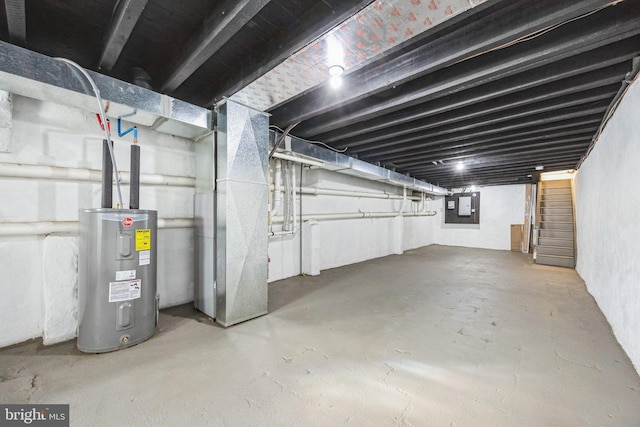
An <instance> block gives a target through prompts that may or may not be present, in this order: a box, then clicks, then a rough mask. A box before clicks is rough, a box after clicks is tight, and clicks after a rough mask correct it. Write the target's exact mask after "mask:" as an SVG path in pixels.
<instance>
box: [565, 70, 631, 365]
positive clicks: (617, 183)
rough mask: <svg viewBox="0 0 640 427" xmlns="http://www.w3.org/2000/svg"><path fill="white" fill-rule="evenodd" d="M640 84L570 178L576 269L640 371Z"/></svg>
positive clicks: (624, 101) (620, 107)
mask: <svg viewBox="0 0 640 427" xmlns="http://www.w3.org/2000/svg"><path fill="white" fill-rule="evenodd" d="M639 108H640V82H636V83H635V84H633V86H631V87H630V89H629V91H628V92H627V95H626V96H625V97H624V99H623V100H622V102H621V103H620V105H619V107H618V109H617V111H616V112H615V114H614V115H613V117H612V118H611V120H610V121H609V123H608V124H607V126H606V128H605V129H604V131H603V133H602V135H601V137H600V139H599V141H598V143H597V144H596V146H595V148H594V149H593V151H592V152H591V154H590V155H589V157H588V158H587V160H586V161H585V162H584V164H583V165H582V167H581V168H580V169H579V170H578V173H577V175H576V179H575V193H576V227H577V255H578V257H577V265H576V270H577V271H578V273H579V274H580V276H582V278H583V279H584V281H585V283H586V285H587V289H588V290H589V292H590V293H591V294H592V295H593V296H594V298H595V300H596V302H597V303H598V305H599V306H600V309H601V310H602V312H603V313H604V315H605V316H606V317H607V319H608V321H609V323H610V324H611V327H612V329H613V333H614V334H615V336H616V338H617V339H618V341H619V342H620V344H621V345H622V347H623V348H624V349H625V351H626V352H627V354H628V355H629V358H630V359H631V361H632V362H633V364H634V366H635V367H636V369H637V370H639V371H640V328H639V327H638V325H640V285H639V281H640V279H639V278H640V262H639V261H640V257H639V254H640V250H639V249H638V244H639V238H640V220H639V212H640V194H639V193H638V188H637V187H638V183H640V168H639V167H638V165H640V120H639V119H638V110H639Z"/></svg>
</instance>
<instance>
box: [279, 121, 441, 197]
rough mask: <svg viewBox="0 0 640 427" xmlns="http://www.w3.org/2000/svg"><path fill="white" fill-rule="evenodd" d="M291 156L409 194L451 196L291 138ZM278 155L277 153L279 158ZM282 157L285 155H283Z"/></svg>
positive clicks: (429, 185) (391, 172) (433, 187)
mask: <svg viewBox="0 0 640 427" xmlns="http://www.w3.org/2000/svg"><path fill="white" fill-rule="evenodd" d="M269 132H270V139H271V141H275V140H277V135H276V131H274V130H270V131H269ZM286 149H287V150H288V151H287V155H299V156H304V157H305V158H309V159H312V160H314V161H317V162H320V163H322V164H323V167H324V169H326V170H330V171H333V172H339V173H343V174H346V175H351V176H356V177H358V178H363V179H367V180H370V181H377V182H382V183H386V184H390V185H393V186H395V187H400V188H406V189H408V190H415V191H420V192H423V193H427V194H431V195H434V196H444V195H447V194H449V192H448V190H447V189H446V188H442V187H438V186H437V185H433V184H430V183H428V182H425V181H421V180H419V179H415V178H412V177H410V176H407V175H403V174H401V173H398V172H394V171H392V170H389V169H386V168H383V167H381V166H377V165H374V164H372V163H368V162H364V161H362V160H358V159H355V158H353V157H350V156H347V155H346V154H342V153H339V152H337V151H334V150H330V149H328V148H324V147H322V146H320V145H318V144H311V143H309V142H305V141H304V140H302V139H300V138H297V137H295V136H291V139H290V144H289V146H287V147H286ZM275 154H276V153H274V156H275ZM280 154H282V153H280Z"/></svg>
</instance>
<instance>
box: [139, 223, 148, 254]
mask: <svg viewBox="0 0 640 427" xmlns="http://www.w3.org/2000/svg"><path fill="white" fill-rule="evenodd" d="M149 249H151V230H150V229H148V228H141V229H139V230H136V251H137V252H139V251H148V250H149Z"/></svg>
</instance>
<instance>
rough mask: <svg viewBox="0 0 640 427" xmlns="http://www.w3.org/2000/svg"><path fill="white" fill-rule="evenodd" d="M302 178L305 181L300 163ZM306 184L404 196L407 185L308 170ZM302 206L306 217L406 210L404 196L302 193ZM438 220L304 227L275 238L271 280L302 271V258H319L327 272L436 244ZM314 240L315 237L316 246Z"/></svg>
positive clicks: (415, 205) (413, 206) (411, 206)
mask: <svg viewBox="0 0 640 427" xmlns="http://www.w3.org/2000/svg"><path fill="white" fill-rule="evenodd" d="M272 169H273V167H272ZM296 176H297V178H296V179H298V180H299V178H300V167H299V166H298V168H297V170H296ZM298 185H299V182H298ZM302 185H303V186H305V187H318V188H330V189H340V190H349V191H361V192H371V193H384V192H387V193H389V194H394V195H400V196H401V195H402V189H401V188H398V187H393V186H390V185H388V184H381V183H378V182H372V181H367V180H364V179H360V178H355V177H351V176H348V175H344V174H339V173H335V172H330V171H326V170H322V169H312V170H306V169H304V170H303V171H302ZM297 206H298V212H300V206H301V211H302V214H304V215H307V214H322V213H357V212H398V211H399V210H400V209H401V208H402V200H387V199H370V198H365V197H344V196H327V195H309V194H303V195H302V196H300V195H298V199H297ZM419 208H420V207H419V202H412V201H407V203H406V204H405V206H404V209H403V212H414V211H416V210H418V209H419ZM281 214H282V212H280V215H281ZM433 222H434V218H433V217H429V216H422V217H404V218H400V217H391V218H361V219H345V220H330V221H318V223H317V224H316V225H314V227H313V229H307V228H306V227H304V226H302V227H301V230H299V231H298V232H297V233H296V234H295V235H293V236H292V235H288V236H283V237H274V238H271V239H269V258H270V259H271V262H270V264H269V281H270V282H272V281H276V280H280V279H284V278H287V277H291V276H295V275H298V274H300V273H301V272H302V269H301V260H302V264H304V263H305V260H308V259H309V258H314V262H316V263H317V268H318V269H319V270H326V269H328V268H334V267H339V266H343V265H348V264H353V263H356V262H360V261H365V260H368V259H372V258H378V257H383V256H386V255H391V254H399V253H402V251H404V250H408V249H413V248H417V247H421V246H427V245H430V244H432V243H433V232H432V230H433V227H432V224H433ZM274 230H280V224H274ZM305 232H306V234H305ZM311 233H312V234H311ZM301 235H302V237H301ZM301 238H302V245H303V247H302V253H301V250H300V242H301ZM310 239H312V240H313V242H312V243H313V244H312V245H310ZM307 273H308V272H307Z"/></svg>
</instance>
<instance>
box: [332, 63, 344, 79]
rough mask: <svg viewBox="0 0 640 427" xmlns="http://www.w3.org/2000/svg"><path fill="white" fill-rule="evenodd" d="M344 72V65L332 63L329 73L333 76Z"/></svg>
mask: <svg viewBox="0 0 640 427" xmlns="http://www.w3.org/2000/svg"><path fill="white" fill-rule="evenodd" d="M342 73H344V68H343V67H342V65H332V66H331V67H329V75H330V76H332V77H334V76H341V75H342Z"/></svg>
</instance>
